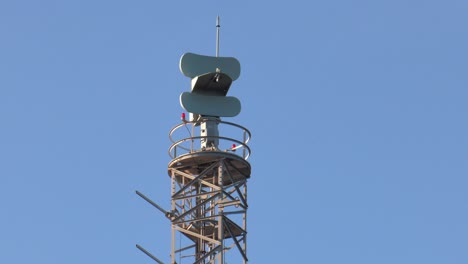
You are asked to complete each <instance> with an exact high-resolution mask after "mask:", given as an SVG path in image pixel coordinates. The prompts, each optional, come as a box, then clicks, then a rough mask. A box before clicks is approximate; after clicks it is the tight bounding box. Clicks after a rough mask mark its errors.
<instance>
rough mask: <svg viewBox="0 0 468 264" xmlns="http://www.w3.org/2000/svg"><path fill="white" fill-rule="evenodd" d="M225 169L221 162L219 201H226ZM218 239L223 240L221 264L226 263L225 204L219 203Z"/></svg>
mask: <svg viewBox="0 0 468 264" xmlns="http://www.w3.org/2000/svg"><path fill="white" fill-rule="evenodd" d="M223 170H224V165H223V163H222V162H221V163H220V164H219V167H218V186H219V187H220V188H221V190H220V192H221V197H220V198H219V200H218V201H224V196H225V195H224V194H223V191H224V186H223V185H224V183H223ZM218 206H219V208H218V214H219V217H218V240H219V241H220V242H221V251H220V253H219V256H218V261H219V264H224V219H223V218H224V205H223V204H221V203H219V204H218Z"/></svg>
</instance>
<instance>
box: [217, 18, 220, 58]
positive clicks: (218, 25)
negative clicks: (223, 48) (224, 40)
mask: <svg viewBox="0 0 468 264" xmlns="http://www.w3.org/2000/svg"><path fill="white" fill-rule="evenodd" d="M220 27H221V25H220V24H219V16H218V17H217V18H216V57H219V28H220Z"/></svg>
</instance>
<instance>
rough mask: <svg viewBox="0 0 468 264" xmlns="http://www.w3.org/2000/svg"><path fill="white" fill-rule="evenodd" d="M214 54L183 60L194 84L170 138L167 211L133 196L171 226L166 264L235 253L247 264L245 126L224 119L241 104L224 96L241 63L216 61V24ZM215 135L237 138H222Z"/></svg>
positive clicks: (187, 56) (213, 259) (183, 98)
mask: <svg viewBox="0 0 468 264" xmlns="http://www.w3.org/2000/svg"><path fill="white" fill-rule="evenodd" d="M216 55H217V56H216V57H210V56H203V55H197V54H193V53H186V54H184V55H183V56H182V57H181V60H180V70H181V72H182V73H183V74H184V75H185V76H187V77H189V78H191V92H184V93H182V94H181V96H180V103H181V106H182V107H183V108H184V109H185V110H186V111H187V112H189V118H188V120H187V119H186V117H185V114H183V115H182V123H181V124H179V125H177V126H175V127H174V128H173V129H172V130H170V132H169V138H170V140H171V142H172V145H171V146H170V148H169V155H170V157H171V161H170V162H169V164H168V168H167V171H168V174H169V176H170V179H171V209H170V210H169V211H166V210H164V209H163V208H161V207H160V206H158V205H157V204H155V203H154V202H152V201H151V200H149V199H148V198H147V197H146V196H144V195H143V194H141V193H140V192H138V191H137V194H138V195H140V196H141V197H143V198H144V199H145V200H147V201H148V202H150V203H151V204H152V205H154V206H155V207H156V208H158V209H159V210H160V211H161V212H163V213H164V214H165V216H166V217H167V218H168V219H169V220H170V221H171V229H172V232H171V233H172V246H171V264H176V263H179V262H181V261H183V262H184V263H203V264H208V263H213V264H214V263H217V264H224V263H225V258H226V256H228V255H231V254H237V255H240V258H241V259H242V260H243V263H244V264H245V263H247V261H248V258H247V208H248V204H247V180H248V179H249V178H250V173H251V167H250V163H249V162H248V161H247V159H248V157H249V156H250V148H249V147H248V145H247V143H248V142H249V140H250V136H251V134H250V132H249V130H248V129H246V128H245V127H243V126H240V125H238V124H235V123H231V122H226V121H223V120H221V117H233V116H236V115H237V114H239V113H240V109H241V105H240V101H239V100H238V99H237V98H235V97H232V96H226V95H227V92H228V90H229V88H230V86H231V84H232V82H233V81H234V80H236V79H237V78H238V77H239V75H240V64H239V62H238V61H237V60H236V59H235V58H230V57H219V56H218V55H219V18H218V23H217V49H216ZM219 131H221V132H222V133H228V132H229V133H230V135H231V134H235V135H236V136H222V135H220V132H219ZM184 133H186V134H188V136H183V135H184ZM196 133H197V134H196ZM178 234H179V236H178ZM137 247H138V248H139V249H141V250H142V251H143V252H144V253H146V254H147V255H148V256H150V257H151V258H153V259H154V260H155V261H156V262H158V263H163V262H162V261H160V260H159V259H157V258H156V257H154V256H153V255H151V254H150V253H149V252H148V251H146V250H145V249H144V248H142V247H141V246H139V245H137ZM178 261H179V262H178Z"/></svg>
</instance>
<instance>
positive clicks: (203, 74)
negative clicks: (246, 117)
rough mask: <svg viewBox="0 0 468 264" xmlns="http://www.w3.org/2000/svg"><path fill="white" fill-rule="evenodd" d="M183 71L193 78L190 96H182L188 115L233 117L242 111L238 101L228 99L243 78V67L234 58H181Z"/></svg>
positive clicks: (231, 98) (185, 93)
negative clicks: (237, 81) (230, 92)
mask: <svg viewBox="0 0 468 264" xmlns="http://www.w3.org/2000/svg"><path fill="white" fill-rule="evenodd" d="M179 66H180V71H181V72H182V74H184V75H185V76H187V77H190V78H192V81H191V88H192V89H191V91H192V92H191V93H189V92H184V93H182V94H181V95H180V105H181V106H182V108H184V109H185V110H186V111H187V112H189V113H192V114H196V115H202V116H218V117H234V116H236V115H238V114H239V113H240V111H241V103H240V101H239V99H237V98H236V97H233V96H226V95H227V92H228V91H229V88H230V87H231V84H232V82H233V81H234V80H236V79H237V78H239V76H240V63H239V61H238V60H237V59H236V58H232V57H211V56H204V55H198V54H194V53H186V54H184V55H182V57H181V58H180V65H179Z"/></svg>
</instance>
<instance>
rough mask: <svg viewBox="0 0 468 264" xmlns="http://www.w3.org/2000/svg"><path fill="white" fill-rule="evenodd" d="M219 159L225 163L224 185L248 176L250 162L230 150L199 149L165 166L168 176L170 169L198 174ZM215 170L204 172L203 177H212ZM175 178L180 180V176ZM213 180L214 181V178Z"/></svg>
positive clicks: (170, 172) (170, 173)
mask: <svg viewBox="0 0 468 264" xmlns="http://www.w3.org/2000/svg"><path fill="white" fill-rule="evenodd" d="M221 160H224V163H225V164H226V168H225V169H226V171H227V172H226V174H227V175H225V177H223V178H224V185H227V184H231V183H235V182H237V181H240V180H244V179H248V178H250V172H251V168H250V163H249V162H248V161H246V160H245V159H243V158H242V157H240V156H238V155H236V154H234V153H232V152H221V151H200V152H193V153H187V154H184V155H181V156H178V157H176V158H175V159H173V160H171V162H169V165H168V166H167V170H168V174H169V176H171V175H172V170H178V171H182V172H185V173H187V174H190V175H193V176H198V175H199V174H200V173H201V172H203V171H204V170H205V169H206V168H208V167H209V166H211V165H212V164H213V163H216V162H219V161H221ZM215 171H216V170H213V171H212V172H208V173H206V177H205V178H204V179H205V180H206V179H207V178H208V179H209V178H210V177H212V178H214V176H215ZM176 179H177V181H180V180H181V177H176ZM213 182H215V180H214V179H213Z"/></svg>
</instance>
